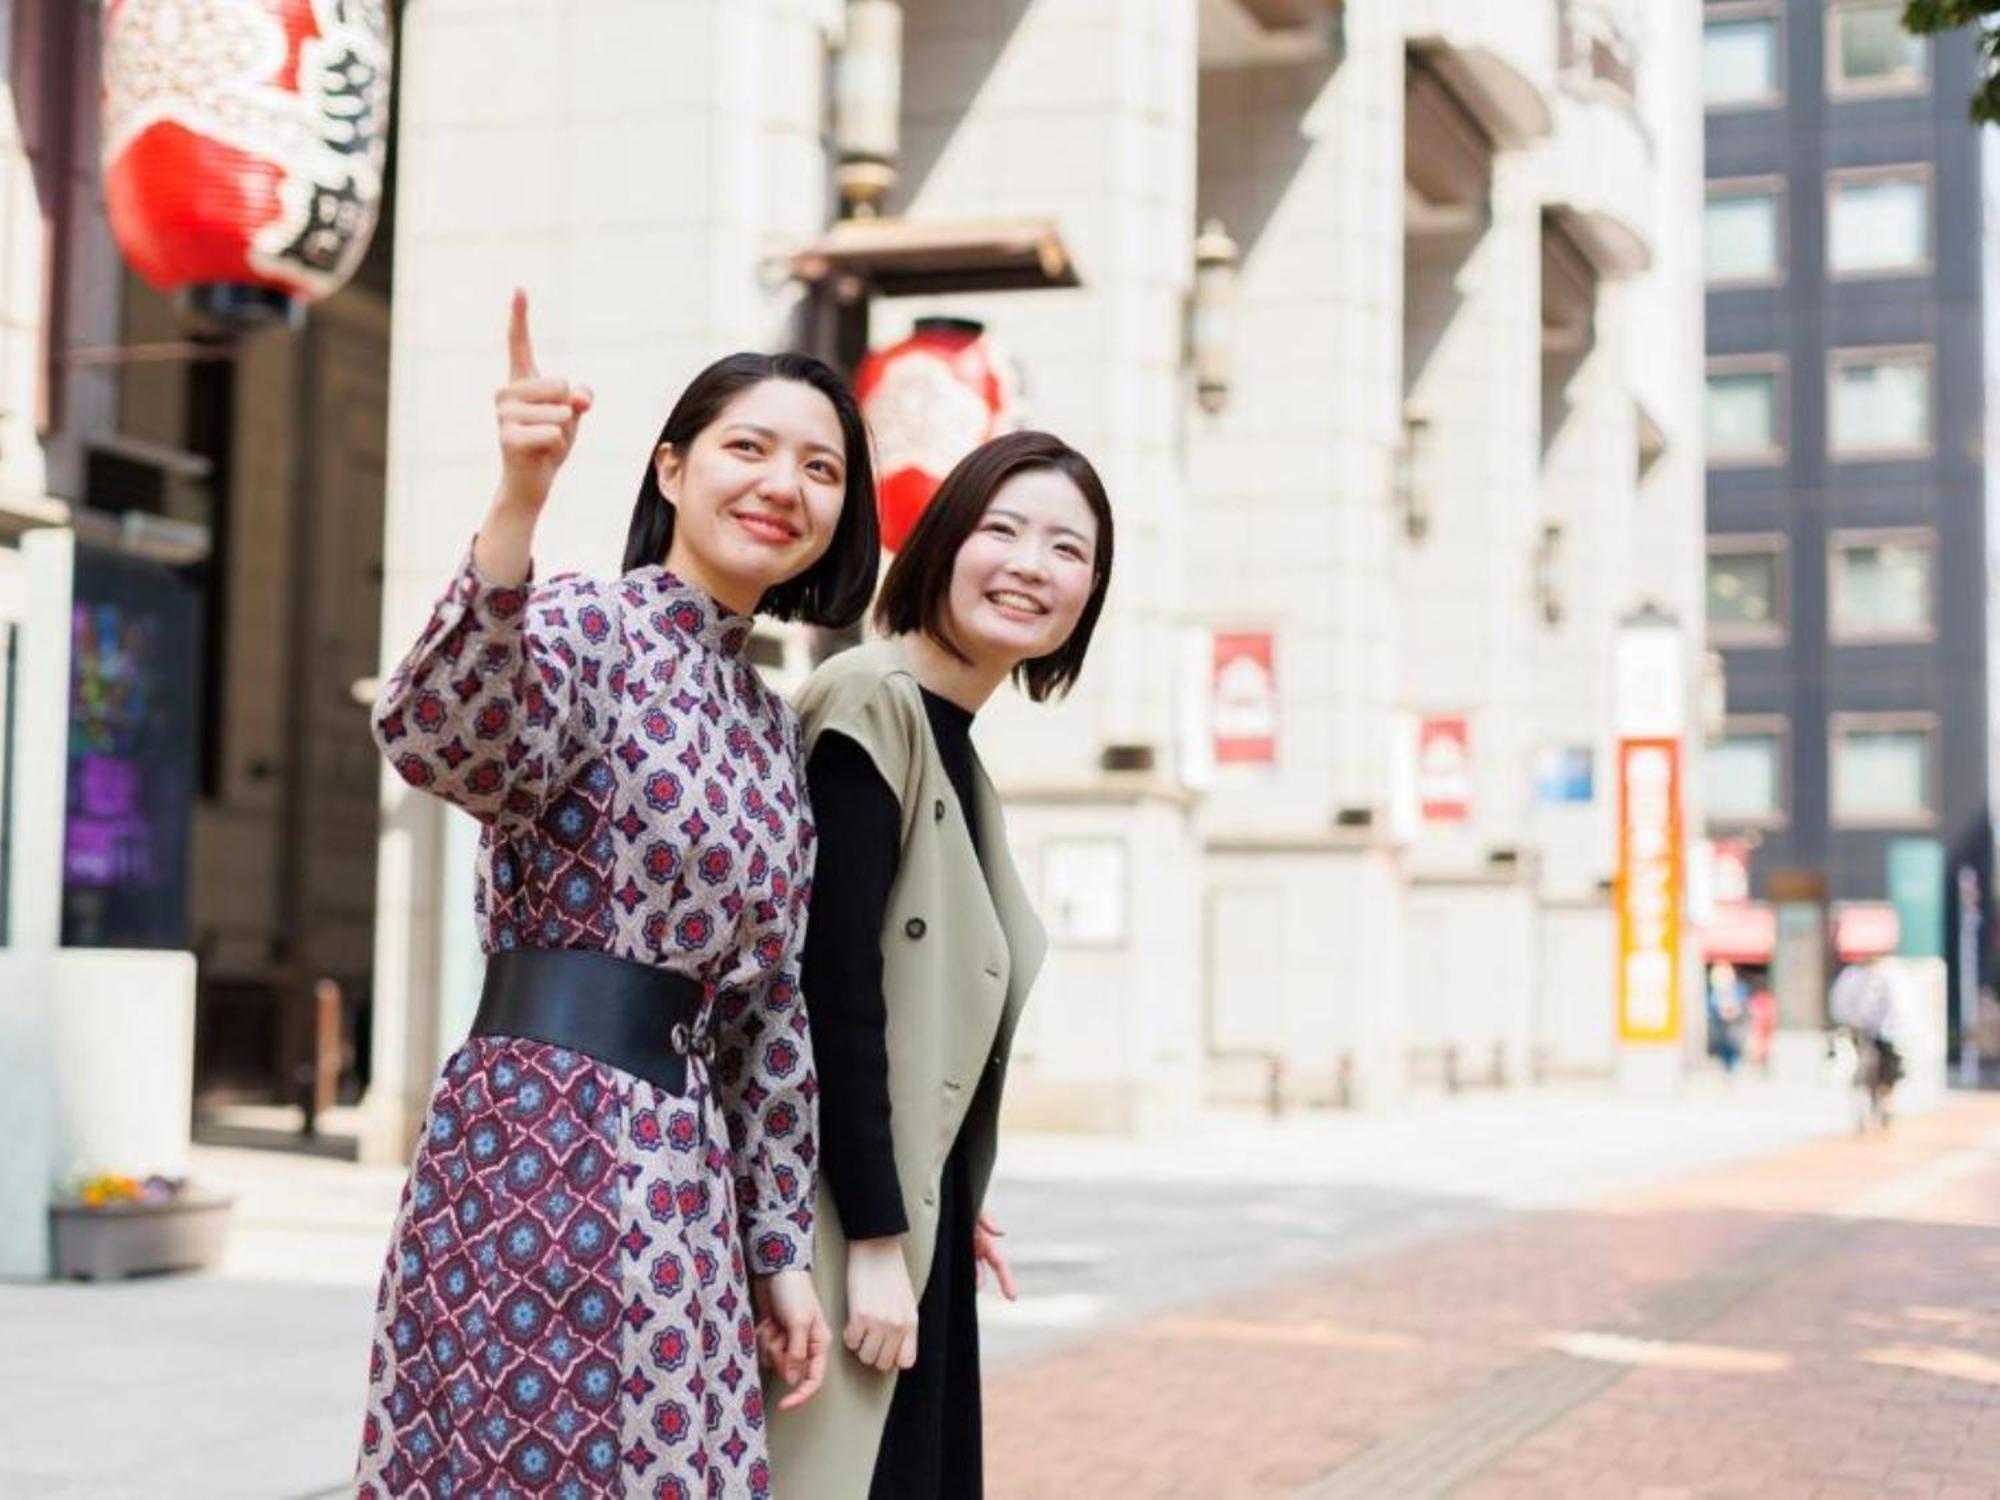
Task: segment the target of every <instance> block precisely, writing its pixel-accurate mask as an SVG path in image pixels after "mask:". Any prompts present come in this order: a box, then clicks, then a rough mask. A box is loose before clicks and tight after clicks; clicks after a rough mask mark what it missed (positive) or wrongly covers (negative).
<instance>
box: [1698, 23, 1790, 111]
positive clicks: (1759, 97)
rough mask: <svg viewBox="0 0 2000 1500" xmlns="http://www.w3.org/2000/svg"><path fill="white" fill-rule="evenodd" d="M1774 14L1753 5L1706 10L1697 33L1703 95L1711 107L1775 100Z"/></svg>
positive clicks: (1738, 107) (1731, 107) (1773, 102)
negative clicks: (1705, 20)
mask: <svg viewBox="0 0 2000 1500" xmlns="http://www.w3.org/2000/svg"><path fill="white" fill-rule="evenodd" d="M1778 57H1779V53H1778V17H1777V15H1776V14H1775V13H1773V12H1771V11H1768V10H1766V9H1764V8H1763V7H1761V6H1760V7H1756V8H1754V9H1752V10H1750V11H1748V12H1744V11H1741V10H1737V9H1734V8H1732V9H1729V10H1725V11H1719V12H1716V11H1712V12H1710V14H1709V16H1708V20H1707V24H1706V25H1704V26H1703V27H1702V35H1701V83H1702V98H1703V100H1704V101H1705V102H1706V103H1707V105H1708V107H1709V108H1710V109H1741V108H1745V107H1748V106H1755V105H1764V104H1775V103H1777V101H1778V97H1779V92H1780V87H1779V78H1778Z"/></svg>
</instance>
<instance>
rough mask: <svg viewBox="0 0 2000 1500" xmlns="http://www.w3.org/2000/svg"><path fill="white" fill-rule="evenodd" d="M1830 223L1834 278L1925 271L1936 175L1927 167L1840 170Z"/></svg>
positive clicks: (1830, 195)
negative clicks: (1931, 173)
mask: <svg viewBox="0 0 2000 1500" xmlns="http://www.w3.org/2000/svg"><path fill="white" fill-rule="evenodd" d="M1826 220H1827V233H1826V264H1827V269H1828V270H1829V271H1831V272H1832V273H1833V274H1834V275H1836V276H1882V275H1897V274H1902V273H1906V272H1910V271H1921V270H1923V269H1924V268H1925V267H1926V266H1928V265H1929V264H1930V259H1931V183H1930V174H1929V173H1928V172H1926V171H1925V170H1924V169H1923V168H1921V167H1896V168H1890V169H1889V170H1887V171H1882V170H1878V169H1868V170H1864V171H1858V172H1835V173H1834V174H1833V175H1832V177H1831V178H1830V179H1829V180H1828V184H1827V205H1826Z"/></svg>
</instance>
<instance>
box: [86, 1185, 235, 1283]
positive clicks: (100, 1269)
mask: <svg viewBox="0 0 2000 1500" xmlns="http://www.w3.org/2000/svg"><path fill="white" fill-rule="evenodd" d="M229 1206H230V1200H229V1199H227V1198H216V1197H209V1196H206V1195H203V1194H199V1193H184V1194H182V1195H181V1196H180V1197H178V1198H175V1199H174V1200H173V1201H171V1202H168V1203H107V1204H105V1205H104V1206H103V1207H101V1208H85V1207H84V1206H83V1205H82V1204H79V1203H57V1204H56V1205H54V1206H53V1207H51V1208H50V1209H49V1238H50V1241H51V1245H50V1263H51V1265H52V1266H53V1268H54V1274H55V1275H56V1276H58V1277H60V1278H63V1279H65V1280H81V1281H114V1280H116V1279H118V1278H119V1277H122V1276H134V1275H138V1274H140V1273H142V1272H147V1271H194V1270H200V1269H202V1268H204V1267H207V1266H212V1265H215V1264H216V1263H217V1262H218V1261H220V1260H221V1259H222V1244H223V1240H224V1239H225V1238H226V1236H227V1233H228V1229H229Z"/></svg>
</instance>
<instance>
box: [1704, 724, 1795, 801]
mask: <svg viewBox="0 0 2000 1500" xmlns="http://www.w3.org/2000/svg"><path fill="white" fill-rule="evenodd" d="M1701 773H1702V775H1701V785H1702V798H1703V801H1704V804H1705V805H1706V807H1707V809H1708V817H1709V821H1710V822H1712V823H1735V824H1744V823H1755V824H1764V825H1769V824H1774V823H1781V822H1783V821H1784V817H1785V725H1784V721H1783V720H1782V719H1757V720H1750V719H1732V720H1730V721H1729V723H1728V724H1727V725H1726V726H1725V727H1724V729H1723V732H1722V734H1721V735H1720V736H1718V737H1717V738H1715V739H1712V740H1710V741H1709V742H1708V750H1707V753H1706V754H1705V755H1704V756H1703V757H1702V766H1701Z"/></svg>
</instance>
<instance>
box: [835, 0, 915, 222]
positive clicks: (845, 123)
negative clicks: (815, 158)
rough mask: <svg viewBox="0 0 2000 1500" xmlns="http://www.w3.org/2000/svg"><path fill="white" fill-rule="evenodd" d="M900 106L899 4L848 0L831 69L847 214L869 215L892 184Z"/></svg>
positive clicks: (838, 171) (839, 179)
mask: <svg viewBox="0 0 2000 1500" xmlns="http://www.w3.org/2000/svg"><path fill="white" fill-rule="evenodd" d="M902 107H903V8H902V6H901V5H900V4H898V3H897V0H847V34H846V37H845V38H844V39H843V40H842V42H841V45H840V53H839V56H838V57H837V59H836V60H835V63H834V70H833V143H834V151H835V153H836V155H837V157H838V164H837V165H836V166H835V167H834V172H833V177H834V182H835V184H836V185H837V186H838V187H839V189H840V199H841V204H842V208H843V210H844V213H845V215H846V216H847V217H850V218H856V219H872V218H874V217H875V216H876V215H877V214H879V213H880V212H881V210H882V200H883V199H885V198H887V197H888V196H889V192H890V190H891V189H892V188H894V187H895V185H896V158H897V156H898V154H899V152H900V147H901V138H900V134H899V132H900V128H901V126H900V116H901V114H902Z"/></svg>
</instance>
